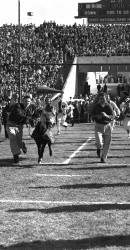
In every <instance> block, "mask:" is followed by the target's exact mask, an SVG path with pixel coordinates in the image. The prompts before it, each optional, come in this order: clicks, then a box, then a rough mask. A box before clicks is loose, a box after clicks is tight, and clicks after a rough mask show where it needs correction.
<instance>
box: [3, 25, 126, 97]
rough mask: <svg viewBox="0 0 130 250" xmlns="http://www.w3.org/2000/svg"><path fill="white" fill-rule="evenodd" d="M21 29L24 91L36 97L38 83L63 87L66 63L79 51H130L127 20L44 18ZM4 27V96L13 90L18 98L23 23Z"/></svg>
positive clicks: (105, 53)
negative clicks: (65, 22) (122, 22)
mask: <svg viewBox="0 0 130 250" xmlns="http://www.w3.org/2000/svg"><path fill="white" fill-rule="evenodd" d="M20 30H21V32H20V34H21V47H20V48H21V59H20V63H21V64H22V66H21V81H22V82H21V87H22V95H23V94H24V93H25V92H29V93H30V94H32V96H33V97H35V96H36V87H37V85H46V86H48V87H51V88H56V87H57V86H58V88H60V89H61V88H62V87H63V85H64V81H65V74H64V72H65V68H66V67H67V66H66V65H65V66H64V67H63V63H66V64H67V62H68V61H69V62H71V63H72V61H73V59H74V57H75V55H77V56H78V55H80V56H108V57H110V56H116V55H118V56H125V55H127V56H129V55H130V25H127V24H126V25H92V26H85V25H76V24H74V25H73V26H67V25H57V24H56V23H55V22H45V21H44V22H43V24H41V25H40V26H38V27H36V26H35V25H34V24H30V25H21V27H20ZM0 31H1V37H0V96H1V95H2V98H3V100H4V99H5V98H6V97H7V96H8V95H9V92H12V93H13V95H15V98H16V99H17V98H18V81H19V79H18V65H19V57H18V54H19V27H18V25H13V24H10V25H7V24H4V25H3V26H2V27H0ZM66 72H67V69H66ZM66 74H67V73H66ZM57 84H58V85H57Z"/></svg>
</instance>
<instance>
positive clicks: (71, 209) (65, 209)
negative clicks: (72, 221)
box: [6, 203, 130, 214]
mask: <svg viewBox="0 0 130 250" xmlns="http://www.w3.org/2000/svg"><path fill="white" fill-rule="evenodd" d="M129 209H130V204H127V203H126V204H116V203H115V204H110V203H106V204H104V203H100V204H92V205H91V204H89V205H67V206H58V207H51V208H45V209H42V208H40V209H39V208H17V209H10V210H7V211H6V212H8V213H24V212H25V213H29V212H35V211H37V212H40V213H44V214H53V213H54V214H55V213H76V212H80V213H81V212H86V213H91V212H96V211H100V210H101V211H103V210H104V211H109V210H129Z"/></svg>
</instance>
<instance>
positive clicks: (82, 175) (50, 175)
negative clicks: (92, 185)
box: [35, 174, 91, 177]
mask: <svg viewBox="0 0 130 250" xmlns="http://www.w3.org/2000/svg"><path fill="white" fill-rule="evenodd" d="M35 175H36V176H43V177H86V176H87V177H90V176H91V175H87V174H35Z"/></svg>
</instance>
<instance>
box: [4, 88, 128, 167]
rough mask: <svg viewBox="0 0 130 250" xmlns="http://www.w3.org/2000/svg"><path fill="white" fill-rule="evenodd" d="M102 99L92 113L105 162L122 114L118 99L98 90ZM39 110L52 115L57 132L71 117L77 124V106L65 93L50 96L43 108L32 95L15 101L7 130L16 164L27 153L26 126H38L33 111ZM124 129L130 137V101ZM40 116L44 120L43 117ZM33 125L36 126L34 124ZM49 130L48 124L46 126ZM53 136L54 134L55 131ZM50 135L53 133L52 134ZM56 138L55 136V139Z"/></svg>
mask: <svg viewBox="0 0 130 250" xmlns="http://www.w3.org/2000/svg"><path fill="white" fill-rule="evenodd" d="M98 95H99V100H98V102H97V104H96V105H95V106H94V107H93V108H92V110H91V112H90V113H91V115H92V116H93V117H94V121H95V146H96V148H97V156H98V157H100V158H101V163H106V160H107V156H108V152H109V149H110V145H111V140H112V131H113V128H114V126H115V120H116V119H117V118H119V117H120V114H121V111H120V109H119V107H118V106H117V105H116V104H115V102H113V101H111V100H110V96H109V95H108V94H106V93H104V92H100V93H98ZM36 109H42V110H44V112H46V113H47V114H48V115H49V124H50V123H51V125H52V126H51V128H52V129H53V127H54V126H55V125H56V126H57V135H59V134H60V132H61V125H62V126H64V127H65V128H67V125H68V124H67V122H66V118H67V117H69V119H70V121H71V124H72V126H73V125H74V120H73V111H74V106H73V104H72V102H71V101H69V102H64V101H63V100H62V96H58V97H57V98H56V99H54V100H51V98H49V97H47V98H46V99H45V101H42V102H41V104H40V105H39V107H36V106H35V105H32V104H31V98H30V95H26V96H24V98H23V102H22V103H15V104H14V105H12V107H11V108H10V113H9V117H8V121H7V124H6V133H7V134H8V137H9V140H10V149H11V152H12V155H13V159H14V163H18V161H19V155H20V154H21V151H23V153H26V152H27V148H26V145H25V143H24V142H23V139H22V138H23V127H24V125H25V124H26V125H28V124H29V125H31V126H35V125H34V120H35V121H36V119H35V117H33V114H34V113H35V111H36ZM123 112H124V128H125V129H126V131H127V133H128V138H129V137H130V102H129V101H128V102H127V105H125V108H124V111H123ZM38 119H41V118H40V117H39V118H38ZM32 124H33V125H32ZM46 130H47V127H46ZM51 132H52V136H53V131H52V130H51ZM48 136H49V135H48ZM51 139H52V138H51Z"/></svg>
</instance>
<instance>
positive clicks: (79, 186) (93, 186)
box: [29, 183, 130, 189]
mask: <svg viewBox="0 0 130 250" xmlns="http://www.w3.org/2000/svg"><path fill="white" fill-rule="evenodd" d="M115 187H119V188H120V187H125V188H126V187H130V183H105V184H100V183H89V184H75V185H62V186H38V187H29V188H30V189H42V188H43V189H45V188H53V189H54V188H59V189H82V188H87V189H100V188H115Z"/></svg>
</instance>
